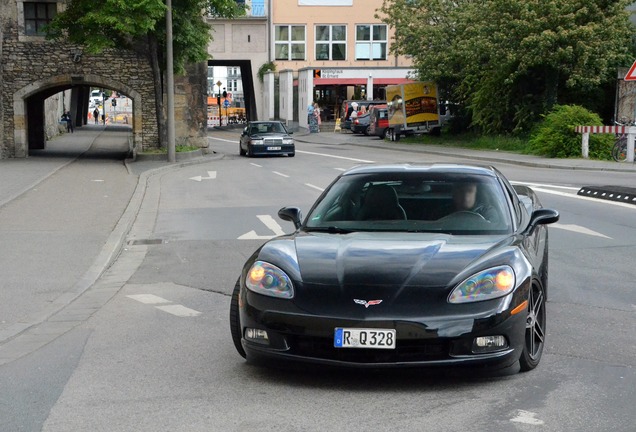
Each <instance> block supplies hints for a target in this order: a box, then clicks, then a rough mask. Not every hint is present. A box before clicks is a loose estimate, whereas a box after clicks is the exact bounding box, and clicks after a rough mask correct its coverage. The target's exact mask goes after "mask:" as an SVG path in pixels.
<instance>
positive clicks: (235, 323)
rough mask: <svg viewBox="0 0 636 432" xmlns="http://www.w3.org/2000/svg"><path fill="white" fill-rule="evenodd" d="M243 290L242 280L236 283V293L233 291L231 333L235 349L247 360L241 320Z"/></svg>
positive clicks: (231, 299)
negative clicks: (241, 291)
mask: <svg viewBox="0 0 636 432" xmlns="http://www.w3.org/2000/svg"><path fill="white" fill-rule="evenodd" d="M240 289H241V280H240V279H239V280H237V281H236V285H235V286H234V291H232V297H231V298H230V332H231V333H232V342H234V347H235V348H236V351H238V353H239V354H240V355H241V357H243V358H245V357H246V354H245V350H244V349H243V345H241V338H242V336H243V335H242V334H241V322H240V318H239V291H240Z"/></svg>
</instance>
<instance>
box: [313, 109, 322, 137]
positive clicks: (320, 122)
mask: <svg viewBox="0 0 636 432" xmlns="http://www.w3.org/2000/svg"><path fill="white" fill-rule="evenodd" d="M314 117H316V124H317V130H316V132H320V125H321V124H322V120H321V119H320V106H319V105H318V102H316V103H315V104H314Z"/></svg>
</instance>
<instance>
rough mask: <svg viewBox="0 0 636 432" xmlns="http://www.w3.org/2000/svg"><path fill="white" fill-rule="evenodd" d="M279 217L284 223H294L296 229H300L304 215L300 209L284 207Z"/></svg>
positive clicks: (279, 212)
mask: <svg viewBox="0 0 636 432" xmlns="http://www.w3.org/2000/svg"><path fill="white" fill-rule="evenodd" d="M278 217H279V218H281V219H282V220H284V221H288V222H292V223H293V224H294V227H295V228H296V229H298V228H300V225H301V222H300V220H301V219H302V213H301V211H300V209H299V208H298V207H283V208H282V209H280V210H278Z"/></svg>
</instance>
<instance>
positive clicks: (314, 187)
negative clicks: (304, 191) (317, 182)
mask: <svg viewBox="0 0 636 432" xmlns="http://www.w3.org/2000/svg"><path fill="white" fill-rule="evenodd" d="M305 186H309V187H310V188H313V189H317V190H319V191H320V192H322V191H324V189H323V188H321V187H318V186H314V185H312V184H311V183H305Z"/></svg>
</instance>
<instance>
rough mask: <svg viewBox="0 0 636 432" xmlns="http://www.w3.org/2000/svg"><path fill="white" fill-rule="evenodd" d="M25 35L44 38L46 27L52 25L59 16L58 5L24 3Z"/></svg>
mask: <svg viewBox="0 0 636 432" xmlns="http://www.w3.org/2000/svg"><path fill="white" fill-rule="evenodd" d="M23 8H24V34H25V35H27V36H43V35H44V30H43V28H44V26H45V25H47V24H50V23H51V21H52V20H53V18H55V15H56V14H57V3H43V2H24V3H23Z"/></svg>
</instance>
